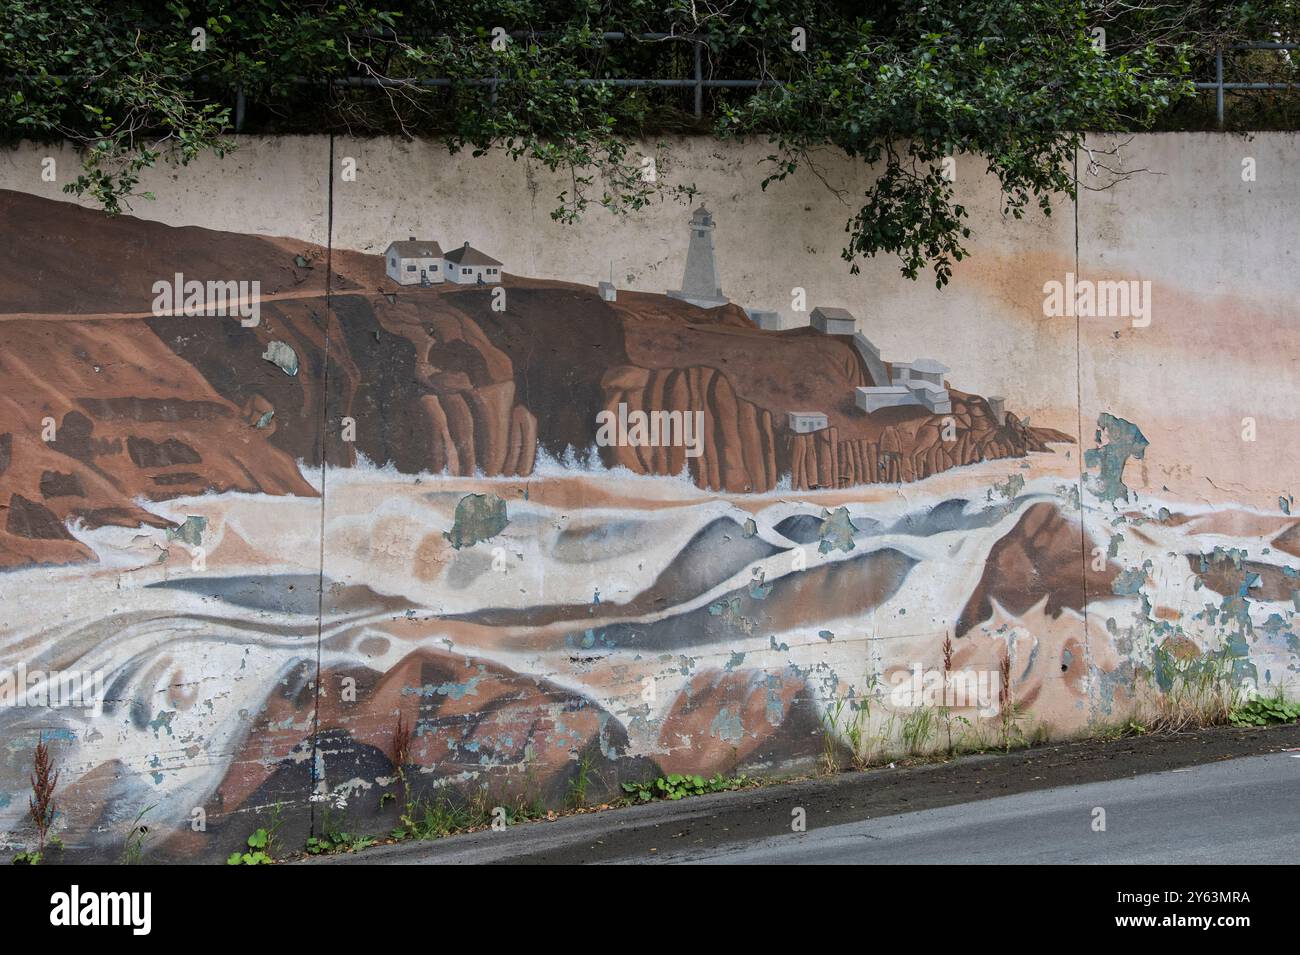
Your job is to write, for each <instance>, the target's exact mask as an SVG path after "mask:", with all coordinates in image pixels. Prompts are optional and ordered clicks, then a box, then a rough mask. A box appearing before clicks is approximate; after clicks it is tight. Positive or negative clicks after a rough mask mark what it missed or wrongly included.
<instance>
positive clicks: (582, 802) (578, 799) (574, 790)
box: [569, 753, 591, 809]
mask: <svg viewBox="0 0 1300 955" xmlns="http://www.w3.org/2000/svg"><path fill="white" fill-rule="evenodd" d="M590 784H591V757H590V756H588V755H587V754H586V753H583V754H582V756H581V757H579V759H578V769H577V772H575V773H574V774H573V778H572V779H570V780H569V805H570V806H572V807H573V808H574V809H582V808H584V807H585V806H586V805H587V787H588V786H589V785H590Z"/></svg>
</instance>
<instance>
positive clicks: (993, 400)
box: [987, 395, 1007, 427]
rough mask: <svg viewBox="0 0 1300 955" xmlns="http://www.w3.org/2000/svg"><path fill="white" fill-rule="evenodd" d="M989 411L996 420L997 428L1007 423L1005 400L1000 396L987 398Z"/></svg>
mask: <svg viewBox="0 0 1300 955" xmlns="http://www.w3.org/2000/svg"><path fill="white" fill-rule="evenodd" d="M987 400H988V403H989V410H990V411H992V412H993V417H994V418H996V419H997V421H998V426H999V427H1001V426H1002V425H1004V424H1006V423H1007V399H1006V398H1004V397H1002V396H1001V395H989V396H988V399H987Z"/></svg>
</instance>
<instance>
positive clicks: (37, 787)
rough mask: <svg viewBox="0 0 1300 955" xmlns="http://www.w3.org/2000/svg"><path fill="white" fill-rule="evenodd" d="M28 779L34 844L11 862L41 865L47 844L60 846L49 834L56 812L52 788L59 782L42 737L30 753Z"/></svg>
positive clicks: (29, 812) (60, 843)
mask: <svg viewBox="0 0 1300 955" xmlns="http://www.w3.org/2000/svg"><path fill="white" fill-rule="evenodd" d="M28 779H29V781H30V783H31V787H32V794H31V796H29V797H28V799H27V807H28V816H29V817H30V818H31V820H32V825H33V826H34V827H35V828H36V838H37V846H36V848H35V849H29V850H25V851H22V852H19V853H18V854H17V855H15V856H14V859H13V862H14V865H40V864H41V862H43V861H44V859H45V847H46V845H47V844H54V845H57V846H59V847H60V848H62V845H63V843H62V842H60V841H59V840H58V837H57V836H50V828H51V827H52V826H53V825H54V818H55V816H56V814H57V812H58V805H57V803H56V802H55V799H54V789H55V787H56V786H58V784H59V773H58V771H57V770H55V768H54V759H53V757H52V756H51V755H50V748H49V746H48V745H47V744H46V742H45V737H44V736H40V737H38V738H37V741H36V749H35V751H34V752H33V754H32V774H31V776H30V777H28Z"/></svg>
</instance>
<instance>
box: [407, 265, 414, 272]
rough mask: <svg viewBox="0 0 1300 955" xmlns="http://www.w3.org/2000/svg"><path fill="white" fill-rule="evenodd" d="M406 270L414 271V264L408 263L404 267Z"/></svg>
mask: <svg viewBox="0 0 1300 955" xmlns="http://www.w3.org/2000/svg"><path fill="white" fill-rule="evenodd" d="M406 271H408V272H414V271H415V266H414V265H408V266H407V267H406Z"/></svg>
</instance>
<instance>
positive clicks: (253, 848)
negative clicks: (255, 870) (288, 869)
mask: <svg viewBox="0 0 1300 955" xmlns="http://www.w3.org/2000/svg"><path fill="white" fill-rule="evenodd" d="M270 843H271V837H270V834H269V833H268V832H267V831H266V830H265V829H258V830H256V831H255V832H254V833H253V834H252V835H251V836H249V837H248V851H247V852H232V853H230V857H229V858H228V859H226V865H270V864H271V863H272V862H274V861H275V860H274V859H272V858H271V855H270V853H268V852H267V846H269V845H270Z"/></svg>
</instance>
